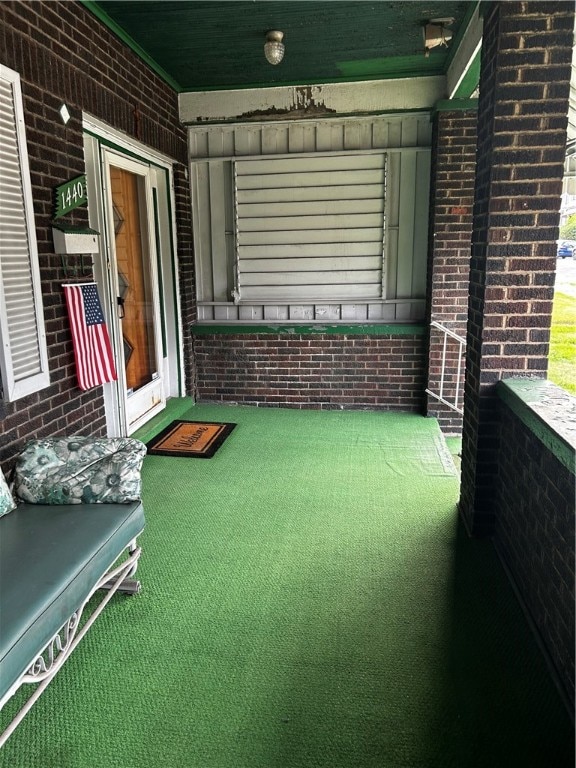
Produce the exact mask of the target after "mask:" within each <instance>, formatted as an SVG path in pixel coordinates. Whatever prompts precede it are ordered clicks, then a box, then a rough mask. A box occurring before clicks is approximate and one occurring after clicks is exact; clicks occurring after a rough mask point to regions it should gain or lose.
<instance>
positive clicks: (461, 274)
mask: <svg viewBox="0 0 576 768" xmlns="http://www.w3.org/2000/svg"><path fill="white" fill-rule="evenodd" d="M476 120H477V113H476V110H475V109H470V110H462V111H456V110H453V111H445V112H438V113H437V114H436V117H435V120H434V130H433V137H432V146H433V147H434V151H433V153H432V182H431V190H432V194H431V201H430V237H429V252H428V290H427V296H428V306H427V315H426V316H427V319H428V322H429V323H430V322H431V321H436V322H438V323H440V324H442V325H443V326H445V327H446V328H449V329H450V330H451V331H453V332H454V333H456V334H458V335H459V336H462V337H465V336H466V324H467V320H468V284H469V277H470V249H471V240H472V205H473V202H474V175H475V170H476ZM443 349H444V334H443V333H442V332H441V331H439V330H438V329H435V328H431V329H430V338H429V350H428V365H429V368H428V385H427V386H428V389H430V391H431V392H435V393H439V392H440V387H441V371H442V368H441V363H442V355H443ZM446 358H447V360H446V365H445V369H444V379H443V387H442V392H443V397H444V399H445V400H448V401H449V402H455V401H456V402H457V404H458V407H459V408H460V409H462V407H463V403H464V372H465V364H464V361H463V359H462V356H461V354H460V344H459V343H458V341H456V340H454V339H452V338H451V337H446ZM459 364H460V375H458V370H459ZM457 385H458V398H457V399H456V388H457ZM427 413H428V415H429V416H435V417H436V418H437V419H438V422H439V424H440V428H441V429H442V431H443V432H444V433H445V434H447V435H458V434H460V433H461V431H462V416H461V415H460V414H458V413H457V412H456V411H454V410H453V409H451V408H450V407H449V406H447V405H445V404H444V403H442V402H440V401H439V400H437V399H436V398H434V397H431V396H430V395H428V396H427Z"/></svg>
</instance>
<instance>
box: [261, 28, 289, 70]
mask: <svg viewBox="0 0 576 768" xmlns="http://www.w3.org/2000/svg"><path fill="white" fill-rule="evenodd" d="M283 37H284V32H279V31H278V30H277V29H272V30H270V32H267V33H266V42H265V43H264V56H266V61H268V62H270V64H280V62H281V61H282V59H283V58H284V43H283V42H282V38H283Z"/></svg>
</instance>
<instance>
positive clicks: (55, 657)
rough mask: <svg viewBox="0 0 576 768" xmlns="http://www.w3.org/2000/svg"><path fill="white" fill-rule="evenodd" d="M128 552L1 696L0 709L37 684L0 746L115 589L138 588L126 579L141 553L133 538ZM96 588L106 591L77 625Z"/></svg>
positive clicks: (3, 735) (129, 590)
mask: <svg viewBox="0 0 576 768" xmlns="http://www.w3.org/2000/svg"><path fill="white" fill-rule="evenodd" d="M128 552H129V557H128V559H127V560H125V561H124V562H122V563H120V565H118V566H116V567H112V569H111V570H109V571H108V572H107V573H105V574H104V575H103V576H102V578H101V579H100V581H99V582H98V583H97V584H95V585H94V588H93V589H92V591H91V592H90V594H89V595H88V596H87V598H86V600H85V601H84V603H83V605H82V606H81V607H80V608H79V609H78V610H77V611H76V612H75V613H74V614H73V615H72V616H71V617H70V619H68V621H67V622H66V623H65V624H64V625H63V626H62V627H61V629H60V630H59V631H58V632H57V633H56V635H54V637H53V638H52V639H51V640H50V642H49V643H48V644H47V645H46V646H45V647H44V649H43V650H42V651H41V652H40V653H39V654H38V656H37V657H36V659H35V660H34V661H33V662H32V664H31V666H30V668H29V669H28V671H27V672H26V673H25V674H23V675H22V676H21V677H20V679H19V680H18V681H16V683H15V684H14V685H13V686H12V688H11V689H10V691H9V692H8V693H7V694H6V695H5V696H4V697H3V698H2V702H1V706H0V709H1V708H2V707H3V706H4V704H5V703H6V701H8V699H9V698H11V697H12V696H13V695H14V693H15V692H16V691H17V690H18V688H19V687H20V686H21V685H22V684H26V683H29V684H36V685H37V687H36V689H35V690H34V691H33V693H32V694H31V696H30V697H29V698H28V699H27V700H26V702H25V703H24V705H23V707H22V708H21V709H20V710H19V712H18V713H17V714H16V716H15V717H14V719H13V720H12V721H11V722H10V723H9V725H8V727H7V728H6V729H5V730H4V731H3V732H2V733H0V749H1V748H2V747H3V746H4V744H5V743H6V741H7V740H8V738H9V737H10V736H11V735H12V733H13V732H14V731H15V729H16V728H17V726H18V725H19V724H20V723H21V721H22V720H23V719H24V716H25V715H26V714H28V712H29V711H30V709H31V708H32V706H33V704H35V702H36V701H37V700H38V698H39V697H40V695H41V694H42V693H43V692H44V690H45V689H46V687H47V686H48V684H49V683H50V682H51V681H52V680H53V678H54V677H55V676H56V673H57V672H58V671H59V670H60V668H61V667H62V665H63V664H64V662H65V661H66V660H67V659H68V658H69V656H70V654H71V653H72V651H73V650H74V649H75V648H76V646H77V645H78V643H79V642H80V641H81V640H82V638H83V637H84V635H85V634H86V632H88V630H89V629H90V627H91V626H92V624H93V623H94V621H95V620H96V619H97V618H98V616H99V615H100V614H101V613H102V611H103V610H104V607H105V606H106V605H107V604H108V602H109V601H110V600H111V599H112V597H113V595H114V594H115V592H117V591H119V590H121V591H126V592H129V593H131V594H134V593H136V592H138V591H139V590H140V582H139V581H135V580H134V579H131V578H129V577H130V576H132V575H133V574H134V572H135V571H136V567H137V565H138V558H139V557H140V552H141V550H140V548H139V547H137V546H136V541H135V540H134V541H133V542H131V544H130V546H129V548H128ZM104 579H106V581H104ZM123 587H124V588H123ZM98 589H106V590H107V591H108V594H107V595H106V596H105V597H104V598H103V599H102V601H101V602H100V603H99V604H98V605H97V606H96V607H95V609H94V611H93V612H92V614H91V615H90V616H89V617H88V619H87V621H86V623H85V624H84V625H83V626H82V627H81V628H80V617H81V615H82V611H83V609H84V606H85V605H86V604H87V603H88V602H89V600H90V599H91V597H92V595H94V593H95V592H96V591H97V590H98Z"/></svg>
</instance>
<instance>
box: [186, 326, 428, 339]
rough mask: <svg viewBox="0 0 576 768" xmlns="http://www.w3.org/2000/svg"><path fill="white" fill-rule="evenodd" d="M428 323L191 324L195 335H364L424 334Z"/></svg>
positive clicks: (191, 329)
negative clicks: (425, 324)
mask: <svg viewBox="0 0 576 768" xmlns="http://www.w3.org/2000/svg"><path fill="white" fill-rule="evenodd" d="M425 331H426V327H425V326H424V325H409V324H405V325H401V324H390V325H375V324H374V323H365V324H364V323H362V324H358V325H328V324H326V325H324V324H322V323H318V324H317V325H316V324H315V325H304V324H303V325H299V324H298V323H279V324H257V323H255V324H254V325H249V324H246V323H238V324H236V323H230V324H227V325H226V324H222V323H196V324H194V325H191V326H190V333H191V334H192V335H193V336H209V335H212V334H226V335H230V336H235V335H238V334H259V333H276V334H279V333H288V334H290V335H292V336H298V335H300V334H301V335H314V334H326V333H329V334H335V335H338V336H350V335H353V334H355V335H364V336H424V333H425Z"/></svg>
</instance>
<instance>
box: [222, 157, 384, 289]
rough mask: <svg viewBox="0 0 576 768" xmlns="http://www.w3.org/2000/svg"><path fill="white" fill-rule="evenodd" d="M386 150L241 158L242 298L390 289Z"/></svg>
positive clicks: (238, 230)
mask: <svg viewBox="0 0 576 768" xmlns="http://www.w3.org/2000/svg"><path fill="white" fill-rule="evenodd" d="M385 182H386V155H385V153H378V154H352V153H346V154H345V155H344V154H343V155H335V154H329V155H328V154H327V155H315V156H314V157H294V158H278V159H274V158H267V159H262V160H258V159H251V160H237V161H236V163H235V202H236V241H237V272H238V274H237V280H238V293H239V297H240V300H254V299H261V300H266V299H269V300H273V299H281V300H290V299H314V300H321V299H326V300H328V299H356V298H358V299H370V298H380V297H382V296H383V295H385V294H384V293H383V290H384V286H383V264H382V261H383V236H384V234H383V233H384V200H385Z"/></svg>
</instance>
